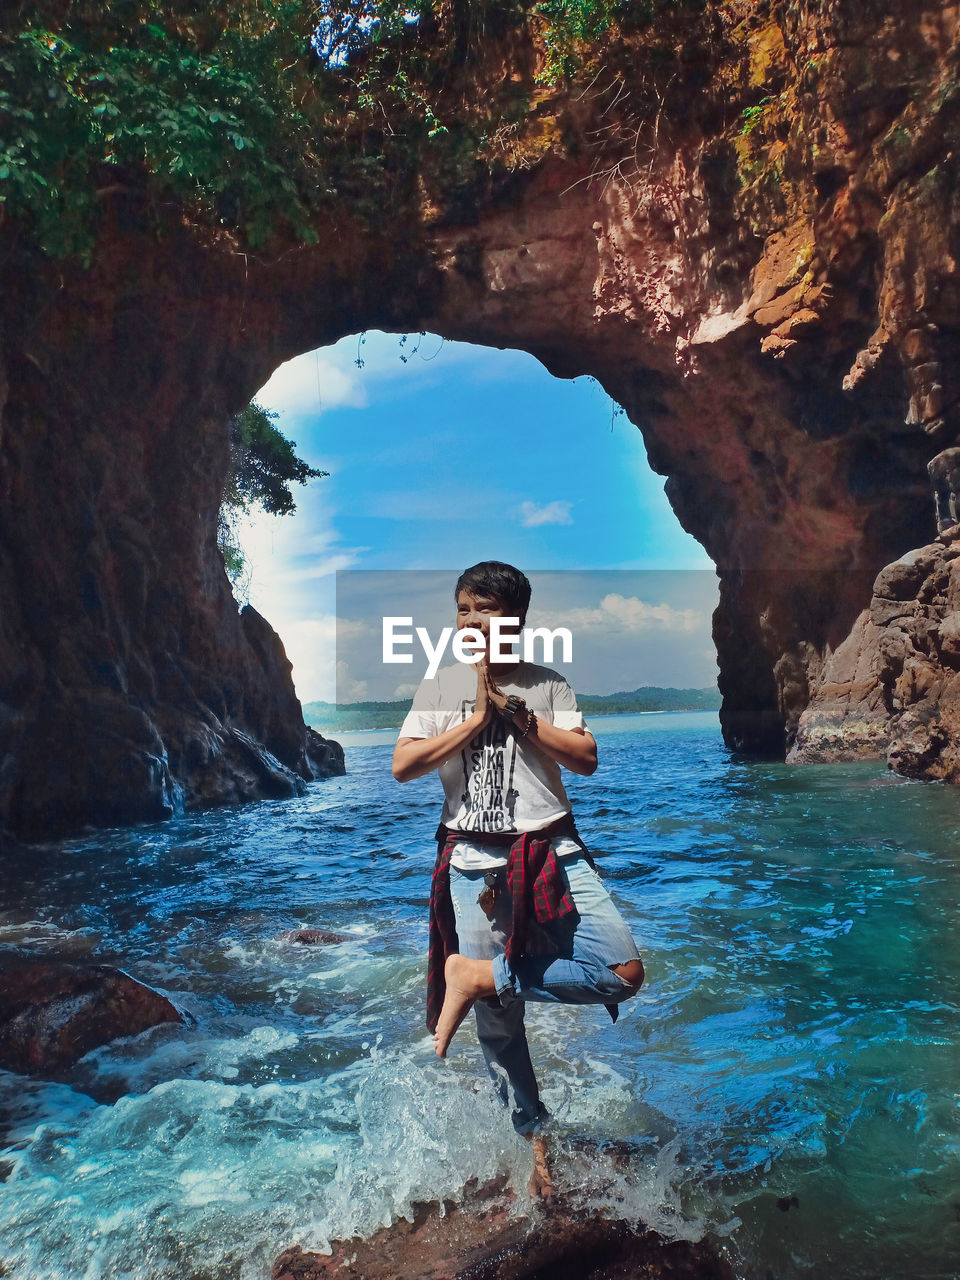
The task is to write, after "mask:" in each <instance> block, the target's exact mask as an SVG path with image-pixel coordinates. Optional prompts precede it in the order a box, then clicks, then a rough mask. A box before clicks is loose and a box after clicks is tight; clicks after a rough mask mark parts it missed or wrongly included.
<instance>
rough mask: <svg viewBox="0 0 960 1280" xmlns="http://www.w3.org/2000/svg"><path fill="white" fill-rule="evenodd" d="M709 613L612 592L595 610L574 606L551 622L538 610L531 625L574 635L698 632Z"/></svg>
mask: <svg viewBox="0 0 960 1280" xmlns="http://www.w3.org/2000/svg"><path fill="white" fill-rule="evenodd" d="M706 620H707V615H706V614H705V613H704V612H703V611H702V610H700V609H675V608H674V607H673V606H672V605H669V604H650V603H649V602H648V601H646V600H641V599H640V598H639V597H638V596H622V595H620V594H619V592H615V591H612V592H610V593H609V594H608V595H605V596H604V597H603V599H602V600H601V601H600V604H599V607H597V608H595V609H582V608H581V609H570V610H568V611H567V612H556V613H551V614H549V615H548V616H547V621H546V622H544V621H542V615H541V614H540V613H539V611H538V613H537V616H536V618H535V619H534V618H533V617H531V619H530V625H531V626H543V625H549V626H553V627H558V626H567V627H569V628H570V629H571V630H572V631H573V632H574V634H576V632H577V631H578V630H579V631H650V630H653V629H654V628H659V629H662V630H666V631H696V630H697V629H698V628H702V627H703V626H704V624H705V622H706Z"/></svg>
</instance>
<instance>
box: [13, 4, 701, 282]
mask: <svg viewBox="0 0 960 1280" xmlns="http://www.w3.org/2000/svg"><path fill="white" fill-rule="evenodd" d="M673 3H675V0H640V3H639V5H637V4H636V3H629V2H628V0H402V2H401V3H394V2H392V0H256V3H252V0H211V3H208V4H197V3H189V2H187V0H99V2H98V3H94V2H93V0H71V2H69V3H65V2H64V0H36V2H35V3H29V4H27V3H16V0H14V2H13V3H11V4H8V5H7V6H6V8H5V11H4V17H3V20H2V24H0V227H3V226H4V224H6V226H7V227H8V228H11V229H13V230H14V231H15V232H17V233H21V232H25V233H26V234H27V235H28V236H29V238H30V239H31V240H32V241H33V242H34V243H36V244H39V246H40V247H41V248H42V249H43V250H45V251H46V252H47V253H48V254H50V255H52V256H55V257H63V256H72V257H77V258H79V259H80V260H81V261H84V262H87V263H89V261H90V259H91V256H92V254H93V251H94V246H95V244H96V239H97V231H98V226H99V223H100V219H101V217H102V215H103V211H104V209H105V208H107V207H109V203H110V202H111V201H113V200H117V199H120V200H124V199H126V200H127V201H128V206H129V208H128V212H127V216H128V217H129V216H130V210H131V209H136V210H137V211H138V216H140V217H142V218H144V219H145V220H147V221H148V222H149V221H150V220H152V221H153V222H154V224H155V227H156V230H157V231H158V232H160V231H162V228H163V226H164V219H165V218H169V216H170V213H169V211H170V209H171V208H174V207H176V208H178V209H179V210H180V211H181V212H182V214H183V215H185V216H186V217H187V218H188V219H189V220H190V221H191V222H192V223H193V225H194V226H195V227H196V228H197V229H198V230H200V231H201V232H202V233H203V234H205V235H207V236H215V237H217V238H218V239H223V238H224V237H227V238H228V239H231V240H233V241H235V242H237V243H238V244H239V245H240V246H241V247H242V249H243V250H245V251H250V250H253V251H256V250H258V249H262V248H265V247H266V246H267V245H268V244H271V245H273V246H274V247H276V246H278V245H279V244H281V243H287V244H289V243H290V242H291V241H292V242H294V243H301V244H310V243H315V242H316V240H317V232H316V229H315V226H316V221H317V217H318V214H321V215H322V214H329V213H330V212H331V211H332V210H334V209H336V208H337V207H339V205H340V204H341V203H342V202H343V201H347V202H348V203H349V204H351V205H352V206H353V208H354V209H355V210H356V211H357V212H359V213H360V214H361V216H362V215H363V214H364V213H366V214H368V215H369V217H370V218H371V219H377V220H379V219H380V218H382V216H383V213H384V208H385V203H390V202H391V201H400V202H401V203H402V202H403V201H404V199H405V198H406V197H407V196H408V195H409V186H410V181H411V172H412V169H413V168H414V167H415V164H416V162H417V160H418V158H421V157H422V156H423V155H424V154H425V153H426V152H429V151H431V150H434V151H435V152H436V154H437V155H438V156H440V157H441V158H443V157H445V158H446V161H447V162H448V163H452V162H453V161H454V160H459V162H460V163H461V164H463V163H465V160H464V157H467V156H469V157H471V161H472V162H473V163H479V162H481V153H482V151H483V147H484V141H483V140H484V139H485V138H488V137H489V136H491V135H492V134H493V133H495V130H496V126H497V124H498V123H501V122H502V119H503V112H504V111H505V110H509V111H510V112H512V113H515V112H516V111H520V112H521V113H523V114H525V112H526V110H527V109H528V104H527V103H526V99H525V97H524V96H523V93H522V92H520V91H518V93H520V96H519V98H518V99H517V101H516V102H512V101H511V102H510V103H508V102H507V101H506V99H504V100H503V101H501V100H500V99H499V98H498V92H499V91H495V90H493V89H491V92H490V93H489V94H484V95H481V98H480V99H478V100H477V101H476V102H475V103H474V104H473V105H472V106H466V105H465V101H466V100H465V97H464V93H465V86H466V85H467V84H468V81H469V73H468V74H467V75H466V77H464V72H465V69H466V68H467V67H468V64H469V63H470V62H471V61H480V60H481V59H482V57H483V53H484V48H485V45H486V44H487V43H488V42H489V41H491V40H493V39H496V38H499V37H502V36H503V35H504V33H506V32H508V31H513V32H517V33H525V35H526V36H527V37H529V38H531V39H534V40H540V41H541V42H542V43H543V45H544V47H545V48H546V50H547V73H546V79H547V80H548V81H551V82H552V81H553V80H555V79H556V78H558V77H559V76H561V75H565V74H568V73H571V72H572V70H573V68H574V67H575V66H576V65H578V61H579V58H580V55H581V54H583V53H587V52H589V51H590V50H596V49H597V48H598V47H599V46H600V45H601V44H602V42H603V38H604V36H605V34H606V32H607V31H608V29H610V28H612V27H613V26H614V25H615V24H616V23H618V22H620V21H621V19H622V18H623V16H624V15H625V14H629V13H631V12H633V11H634V10H635V9H637V8H639V9H640V10H643V11H646V10H647V9H653V8H655V7H656V5H657V4H660V5H667V6H669V5H671V4H673ZM507 96H508V97H509V94H508V95H507ZM516 96H517V95H516V94H514V97H516ZM493 154H496V149H495V151H494V153H493ZM488 159H489V157H488Z"/></svg>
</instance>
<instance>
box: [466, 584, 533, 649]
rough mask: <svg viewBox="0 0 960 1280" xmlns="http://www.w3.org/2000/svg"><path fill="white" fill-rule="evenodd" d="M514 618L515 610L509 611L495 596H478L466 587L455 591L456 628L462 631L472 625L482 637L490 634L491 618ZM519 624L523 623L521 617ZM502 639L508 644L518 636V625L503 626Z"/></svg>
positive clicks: (515, 615)
mask: <svg viewBox="0 0 960 1280" xmlns="http://www.w3.org/2000/svg"><path fill="white" fill-rule="evenodd" d="M510 617H512V618H516V617H517V612H516V610H514V611H513V612H511V611H510V610H509V609H507V608H505V607H504V604H503V601H502V600H499V599H498V598H497V597H496V596H478V595H474V593H473V592H472V591H468V590H467V589H466V587H464V588H463V590H462V591H460V592H458V593H457V630H458V631H463V630H464V629H465V628H466V627H473V628H475V629H476V630H477V631H479V632H481V634H482V635H483V636H484V638H486V637H488V636H489V635H490V619H491V618H510ZM520 625H521V626H522V625H523V619H522V618H521V619H520ZM500 634H501V636H502V637H503V640H502V641H501V643H502V644H503V643H506V644H509V642H510V641H511V640H512V639H513V638H514V637H515V636H519V634H520V628H519V627H505V628H504V629H503V630H502V631H501V633H500Z"/></svg>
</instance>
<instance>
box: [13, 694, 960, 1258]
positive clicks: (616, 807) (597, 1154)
mask: <svg viewBox="0 0 960 1280" xmlns="http://www.w3.org/2000/svg"><path fill="white" fill-rule="evenodd" d="M593 727H594V728H595V730H596V733H597V736H598V742H599V746H600V762H601V763H600V768H599V769H598V771H597V773H596V774H594V775H593V776H592V777H590V778H580V777H575V776H573V775H565V776H566V780H567V785H568V790H569V793H570V796H571V799H572V801H573V805H574V811H575V814H576V816H577V819H578V822H579V827H580V831H581V833H582V835H583V836H584V838H585V840H586V841H587V843H588V845H589V846H590V847H591V849H592V851H593V853H594V855H595V857H596V859H597V862H598V864H599V866H600V869H601V872H602V874H603V876H604V877H605V879H606V883H607V886H608V888H609V889H610V892H611V893H612V895H613V897H614V899H615V901H616V902H617V904H618V905H619V907H620V908H621V910H622V912H623V914H624V916H625V917H626V919H627V920H628V922H629V924H630V926H631V928H632V929H633V931H634V934H635V936H636V938H637V941H638V943H639V945H640V949H641V952H642V955H643V957H644V962H645V964H646V968H647V980H646V982H645V984H644V986H643V988H642V990H641V992H640V994H639V995H638V996H637V997H636V998H635V999H633V1000H631V1001H629V1002H627V1003H625V1004H624V1005H622V1006H621V1014H620V1019H619V1021H618V1022H617V1023H616V1024H615V1025H613V1024H611V1022H610V1019H609V1017H608V1015H607V1013H606V1011H605V1010H604V1009H602V1008H599V1007H598V1008H584V1007H562V1006H557V1005H530V1006H528V1014H527V1022H528V1031H529V1037H530V1041H531V1046H532V1053H533V1058H534V1061H535V1063H536V1066H537V1069H538V1073H539V1076H540V1079H541V1082H542V1090H543V1097H544V1101H545V1103H546V1105H547V1107H548V1108H549V1109H550V1111H551V1112H552V1113H553V1116H554V1120H553V1132H554V1134H555V1137H554V1140H553V1141H554V1150H555V1152H556V1160H557V1168H556V1176H557V1180H558V1183H559V1184H560V1185H561V1187H563V1186H567V1187H568V1188H570V1189H575V1190H576V1193H577V1195H578V1197H579V1199H580V1202H581V1203H585V1204H591V1203H592V1204H597V1205H600V1206H604V1207H606V1208H607V1209H608V1210H610V1211H614V1212H616V1213H618V1214H621V1215H626V1216H628V1217H632V1218H635V1219H637V1220H642V1221H644V1222H646V1223H648V1224H649V1225H651V1226H654V1227H656V1228H657V1229H658V1230H660V1231H661V1232H663V1233H664V1234H665V1235H667V1236H672V1237H683V1238H688V1239H697V1238H700V1237H702V1236H709V1237H711V1238H712V1239H713V1240H714V1241H715V1243H716V1244H717V1247H718V1248H720V1249H721V1250H722V1251H723V1253H724V1254H725V1256H726V1257H727V1258H728V1259H729V1260H730V1261H731V1263H732V1265H733V1267H734V1269H735V1271H736V1272H737V1274H738V1275H740V1276H742V1277H748V1278H749V1280H771V1278H775V1280H793V1278H795V1277H796V1278H800V1277H831V1278H838V1280H841V1278H845V1277H850V1278H851V1280H854V1278H856V1280H867V1278H874V1277H884V1278H886V1280H898V1278H900V1277H904V1278H906V1277H911V1278H913V1280H921V1278H931V1280H932V1278H933V1277H937V1278H941V1277H942V1278H946V1277H954V1276H957V1275H958V1274H960V948H958V946H957V942H956V927H955V918H956V914H957V903H958V889H960V839H958V835H960V790H956V789H954V788H950V787H945V786H942V785H939V784H935V783H921V782H912V781H906V780H902V779H899V778H896V777H894V776H893V775H891V774H890V773H888V772H887V770H886V768H885V766H884V765H883V763H882V762H866V763H861V764H850V765H819V766H807V767H803V768H798V767H791V766H787V765H784V764H770V763H756V762H750V761H746V760H743V759H739V758H737V757H735V756H734V755H733V754H732V753H731V752H729V751H728V750H727V749H726V748H725V747H724V745H723V742H722V739H721V737H720V733H719V728H718V724H717V719H716V716H715V715H713V714H711V713H701V714H689V715H649V716H622V717H609V718H605V719H597V720H596V721H595V722H594V725H593ZM393 736H394V735H393V734H390V733H387V734H376V733H374V734H357V735H353V736H350V737H348V738H347V739H346V740H345V741H346V743H347V763H348V768H349V773H348V774H347V776H346V777H344V778H334V779H328V780H324V781H317V782H315V783H312V784H310V786H309V788H308V791H307V794H306V795H304V796H302V797H299V798H295V799H292V800H284V801H265V802H262V803H257V804H249V805H244V806H242V807H239V808H233V809H220V810H215V811H211V812H208V813H204V814H200V815H192V816H187V817H181V818H177V819H174V820H172V821H169V822H166V823H163V824H157V825H143V826H139V827H136V828H130V829H116V830H109V831H97V832H92V833H90V834H89V835H87V836H84V837H83V838H78V839H73V840H68V841H63V842H56V843H49V844H43V845H40V846H36V847H33V848H32V849H31V853H30V857H29V859H28V860H23V859H22V858H21V859H17V860H15V861H14V860H12V859H11V860H9V861H7V862H5V863H4V865H2V866H0V883H2V884H3V886H4V888H3V897H2V899H0V945H16V946H18V947H28V948H30V949H32V950H34V951H35V952H37V953H38V954H56V955H62V954H69V955H74V956H77V957H84V956H87V955H90V954H95V955H96V956H97V957H99V958H103V959H105V960H107V961H109V962H110V963H114V964H118V965H120V966H122V967H123V968H124V969H126V970H127V971H128V972H130V973H132V974H133V975H134V976H136V977H138V978H140V979H142V980H143V981H145V982H148V983H150V984H152V985H153V986H155V987H157V988H159V989H161V990H163V991H165V992H167V993H169V995H170V996H171V998H172V999H173V1000H174V1001H175V1002H176V1003H177V1005H178V1006H179V1007H180V1008H181V1009H183V1010H184V1012H185V1014H186V1016H187V1022H186V1024H185V1025H183V1026H178V1025H165V1026H160V1027H156V1028H154V1029H152V1030H151V1031H148V1032H146V1033H144V1034H142V1035H140V1036H137V1037H134V1038H130V1039H127V1040H121V1041H117V1042H114V1043H113V1044H111V1045H110V1046H108V1047H106V1048H103V1049H99V1050H97V1051H95V1052H93V1053H91V1054H89V1055H87V1057H86V1058H84V1059H83V1060H82V1061H81V1062H80V1063H79V1064H77V1066H76V1067H75V1068H74V1069H73V1070H72V1071H71V1072H70V1073H69V1076H68V1078H67V1079H66V1081H62V1082H59V1083H49V1082H41V1081H28V1080H25V1079H24V1078H22V1077H18V1076H14V1075H11V1074H8V1073H0V1131H2V1132H3V1134H4V1135H5V1136H3V1137H2V1138H0V1143H2V1144H3V1148H2V1150H0V1179H2V1181H0V1263H2V1266H3V1267H5V1268H6V1274H7V1275H8V1276H16V1277H21V1276H22V1277H30V1278H31V1280H45V1278H49V1280H100V1278H101V1277H102V1278H103V1280H107V1278H108V1277H109V1280H114V1278H115V1277H131V1278H136V1280H194V1278H196V1280H200V1278H204V1280H260V1278H261V1277H264V1276H266V1275H268V1274H269V1267H270V1263H271V1261H272V1259H273V1258H274V1257H275V1256H276V1254H277V1253H279V1252H280V1251H281V1250H282V1249H283V1248H285V1247H287V1246H289V1245H292V1244H300V1245H302V1246H303V1247H304V1248H312V1249H321V1250H322V1249H325V1248H328V1247H329V1244H330V1242H331V1241H332V1240H334V1239H337V1238H341V1237H345V1236H350V1235H353V1234H355V1233H361V1234H364V1235H366V1234H370V1233H372V1232H374V1231H375V1230H377V1229H378V1228H379V1227H381V1226H384V1225H387V1224H389V1223H390V1222H392V1221H395V1220H396V1219H397V1218H398V1217H402V1216H409V1215H410V1213H411V1205H412V1204H413V1203H414V1202H416V1201H422V1200H429V1199H434V1198H435V1199H440V1200H443V1199H447V1200H450V1199H454V1200H455V1199H456V1198H457V1197H458V1196H459V1195H460V1194H461V1192H462V1188H463V1186H464V1184H465V1182H466V1181H467V1180H468V1179H471V1178H475V1177H478V1178H480V1179H486V1178H490V1177H494V1176H498V1175H499V1176H501V1177H505V1178H507V1179H508V1180H509V1181H510V1182H512V1184H513V1185H514V1187H515V1188H516V1192H517V1195H516V1199H515V1204H516V1206H517V1212H522V1211H523V1210H524V1208H525V1207H526V1208H527V1209H528V1210H529V1209H530V1207H531V1206H530V1204H529V1201H526V1200H525V1191H524V1187H525V1183H526V1178H527V1176H528V1174H529V1170H530V1160H531V1154H530V1149H529V1147H528V1145H527V1144H526V1143H524V1142H523V1141H522V1140H520V1139H518V1138H517V1137H516V1135H515V1134H514V1133H513V1130H512V1127H511V1125H510V1122H509V1119H508V1117H507V1114H506V1112H505V1111H504V1110H503V1109H501V1107H500V1106H499V1103H498V1102H497V1101H496V1100H495V1098H494V1097H493V1095H492V1091H491V1089H490V1087H489V1084H488V1081H487V1077H486V1075H485V1071H484V1068H483V1065H482V1060H481V1057H480V1052H479V1048H478V1045H477V1041H476V1034H475V1031H474V1028H473V1022H472V1019H470V1020H468V1021H467V1022H466V1023H465V1024H464V1026H463V1027H462V1028H461V1030H460V1031H459V1032H458V1033H457V1036H456V1037H455V1039H454V1042H453V1045H452V1048H451V1052H450V1056H449V1058H448V1060H447V1061H446V1062H440V1061H438V1060H437V1059H436V1058H435V1056H434V1054H433V1051H432V1039H431V1037H430V1036H429V1034H428V1033H427V1031H426V1028H425V1026H424V994H425V989H424V979H425V964H424V956H425V951H426V943H427V907H428V896H429V880H430V870H431V866H432V862H433V857H434V853H435V846H434V845H433V844H432V840H431V837H432V834H433V831H434V828H435V825H436V822H437V819H438V816H439V808H440V794H439V783H438V781H437V779H436V777H435V776H429V777H426V778H422V779H418V780H417V781H415V782H411V783H407V784H405V785H403V786H401V785H399V784H398V783H396V782H395V781H394V780H393V778H392V776H391V774H390V755H391V747H392V742H393ZM307 927H316V928H320V929H324V930H329V931H335V932H339V933H342V934H344V935H349V936H348V937H347V939H346V940H345V941H342V942H339V943H333V944H329V945H321V946H301V945H298V944H295V943H291V942H289V941H284V940H283V939H282V938H281V937H280V935H281V934H282V933H283V932H284V931H286V930H290V929H297V928H307ZM624 1157H626V1158H624Z"/></svg>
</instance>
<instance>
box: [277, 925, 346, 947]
mask: <svg viewBox="0 0 960 1280" xmlns="http://www.w3.org/2000/svg"><path fill="white" fill-rule="evenodd" d="M277 940H278V941H279V942H297V943H299V944H300V945H301V946H306V947H326V946H333V945H334V944H335V943H338V942H353V941H354V940H355V935H354V934H350V933H328V932H327V930H326V929H287V930H286V931H285V932H284V933H281V934H280V935H279V937H278V939H277Z"/></svg>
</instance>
